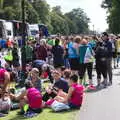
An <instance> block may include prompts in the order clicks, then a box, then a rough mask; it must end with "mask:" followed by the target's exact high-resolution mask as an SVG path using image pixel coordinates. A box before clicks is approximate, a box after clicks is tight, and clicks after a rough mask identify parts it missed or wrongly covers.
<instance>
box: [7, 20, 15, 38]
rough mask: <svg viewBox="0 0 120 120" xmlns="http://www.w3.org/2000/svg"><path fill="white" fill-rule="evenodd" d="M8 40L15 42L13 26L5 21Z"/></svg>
mask: <svg viewBox="0 0 120 120" xmlns="http://www.w3.org/2000/svg"><path fill="white" fill-rule="evenodd" d="M5 30H6V38H9V39H10V40H13V24H12V22H7V21H5Z"/></svg>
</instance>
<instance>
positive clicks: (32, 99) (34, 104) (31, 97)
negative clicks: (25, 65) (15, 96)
mask: <svg viewBox="0 0 120 120" xmlns="http://www.w3.org/2000/svg"><path fill="white" fill-rule="evenodd" d="M27 98H28V104H29V106H30V108H33V109H38V108H41V106H42V95H41V93H40V92H39V91H38V90H37V89H36V88H29V89H28V90H27Z"/></svg>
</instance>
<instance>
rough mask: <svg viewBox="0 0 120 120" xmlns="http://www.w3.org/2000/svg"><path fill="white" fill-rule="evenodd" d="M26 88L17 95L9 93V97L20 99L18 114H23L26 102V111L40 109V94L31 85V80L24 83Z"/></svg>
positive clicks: (35, 111)
mask: <svg viewBox="0 0 120 120" xmlns="http://www.w3.org/2000/svg"><path fill="white" fill-rule="evenodd" d="M25 88H26V90H25V91H24V92H22V93H21V94H20V95H19V96H15V95H13V94H11V98H12V99H14V100H17V101H20V109H21V111H20V112H19V114H24V113H25V111H24V106H25V105H26V104H28V106H29V109H28V110H27V111H32V112H34V113H40V112H41V110H42V95H41V92H40V91H39V90H37V89H36V88H35V87H33V84H32V82H31V81H27V82H26V83H25Z"/></svg>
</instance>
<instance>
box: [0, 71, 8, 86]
mask: <svg viewBox="0 0 120 120" xmlns="http://www.w3.org/2000/svg"><path fill="white" fill-rule="evenodd" d="M5 72H7V71H6V70H5V69H0V84H4V79H5Z"/></svg>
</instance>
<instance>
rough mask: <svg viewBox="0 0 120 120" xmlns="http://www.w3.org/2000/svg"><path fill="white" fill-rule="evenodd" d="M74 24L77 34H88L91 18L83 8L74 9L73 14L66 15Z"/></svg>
mask: <svg viewBox="0 0 120 120" xmlns="http://www.w3.org/2000/svg"><path fill="white" fill-rule="evenodd" d="M65 15H66V16H67V17H68V18H69V19H70V20H71V22H72V26H73V29H74V31H75V33H77V34H81V33H87V32H88V23H89V18H88V17H87V15H86V14H85V13H84V11H83V10H82V9H81V8H77V9H73V10H72V11H71V12H69V13H66V14H65Z"/></svg>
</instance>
